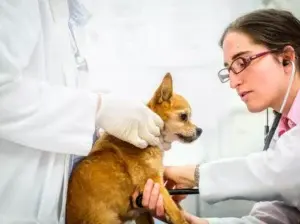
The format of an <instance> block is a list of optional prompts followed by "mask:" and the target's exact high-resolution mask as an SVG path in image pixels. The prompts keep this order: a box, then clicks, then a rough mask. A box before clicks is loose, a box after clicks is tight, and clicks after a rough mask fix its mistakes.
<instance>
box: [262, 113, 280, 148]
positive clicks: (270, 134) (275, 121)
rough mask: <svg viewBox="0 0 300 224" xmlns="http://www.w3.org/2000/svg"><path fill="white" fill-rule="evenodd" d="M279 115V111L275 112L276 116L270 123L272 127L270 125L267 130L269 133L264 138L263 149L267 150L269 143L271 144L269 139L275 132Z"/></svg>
mask: <svg viewBox="0 0 300 224" xmlns="http://www.w3.org/2000/svg"><path fill="white" fill-rule="evenodd" d="M281 116H282V114H281V113H278V112H276V117H275V119H274V121H273V124H272V127H271V130H270V132H269V134H268V135H267V137H266V139H265V145H264V149H263V150H264V151H266V150H268V148H269V147H270V144H271V141H272V138H273V136H274V134H275V132H276V129H277V127H278V124H279V121H280V119H281Z"/></svg>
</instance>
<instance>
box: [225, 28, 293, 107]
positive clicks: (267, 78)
mask: <svg viewBox="0 0 300 224" xmlns="http://www.w3.org/2000/svg"><path fill="white" fill-rule="evenodd" d="M268 50H269V49H268V48H267V47H265V46H264V45H258V44H254V43H253V41H252V39H251V38H249V37H248V36H247V35H245V34H243V33H241V32H228V33H227V35H226V37H225V39H224V42H223V54H224V64H225V66H226V67H229V66H230V65H231V63H232V61H233V60H234V59H235V58H237V56H236V55H238V57H243V58H245V59H247V58H249V57H251V56H253V55H256V54H259V53H262V52H267V51H268ZM275 57H277V58H275ZM279 61H282V59H281V58H280V56H275V54H272V53H267V54H264V55H263V56H260V57H257V58H256V59H254V60H252V61H251V62H250V64H249V65H248V66H247V67H246V68H245V69H244V70H243V71H242V72H240V73H239V74H235V73H233V71H232V70H230V72H229V81H230V87H231V88H233V89H236V91H237V93H238V94H239V96H240V97H241V99H242V101H243V102H245V104H246V105H247V108H248V110H249V111H250V112H261V111H262V110H264V109H266V108H268V107H272V108H274V109H275V110H277V109H278V110H279V107H280V106H281V103H282V100H283V97H284V94H285V91H286V86H287V83H288V77H287V76H286V75H285V71H284V67H283V65H282V64H281V63H280V62H279ZM241 62H242V60H239V61H238V63H240V64H238V63H237V64H236V66H243V64H242V63H241Z"/></svg>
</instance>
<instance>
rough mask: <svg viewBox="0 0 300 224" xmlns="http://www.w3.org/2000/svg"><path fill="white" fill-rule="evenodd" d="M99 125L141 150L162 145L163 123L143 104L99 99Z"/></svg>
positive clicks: (108, 96) (117, 98) (114, 98)
mask: <svg viewBox="0 0 300 224" xmlns="http://www.w3.org/2000/svg"><path fill="white" fill-rule="evenodd" d="M96 126H97V128H102V129H104V130H105V131H106V132H107V133H109V134H111V135H113V136H115V137H117V138H119V139H121V140H123V141H126V142H129V143H131V144H133V145H135V146H136V147H138V148H146V147H147V146H148V145H152V146H160V140H159V136H160V130H161V129H162V128H163V126H164V123H163V121H162V119H161V118H160V117H159V116H158V115H157V114H156V113H154V112H152V111H151V110H150V109H149V108H148V107H147V106H146V105H145V104H143V103H142V102H138V101H135V100H132V99H127V98H122V97H120V96H115V95H112V94H104V95H101V96H100V103H99V107H98V111H97V115H96Z"/></svg>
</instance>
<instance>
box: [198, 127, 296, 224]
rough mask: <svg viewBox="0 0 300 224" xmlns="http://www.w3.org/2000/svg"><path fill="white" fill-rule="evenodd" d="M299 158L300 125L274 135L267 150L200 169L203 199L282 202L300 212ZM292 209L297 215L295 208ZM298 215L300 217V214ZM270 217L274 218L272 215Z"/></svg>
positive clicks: (220, 222) (238, 223)
mask: <svg viewBox="0 0 300 224" xmlns="http://www.w3.org/2000/svg"><path fill="white" fill-rule="evenodd" d="M274 136H277V134H275V135H274ZM299 161H300V125H297V126H295V127H294V128H292V129H291V130H289V131H287V132H286V133H285V134H283V135H282V136H281V137H280V138H279V139H278V137H274V139H273V141H272V144H271V147H270V148H269V149H268V150H267V151H259V152H256V153H252V154H250V155H249V156H247V157H242V158H228V159H222V160H218V161H215V162H209V163H207V164H203V165H201V166H200V168H199V169H200V170H199V172H200V180H199V188H200V193H201V198H202V199H203V200H205V201H207V202H208V203H215V202H219V201H223V200H227V199H246V200H253V201H282V202H284V203H285V204H286V205H287V206H292V207H295V208H296V209H297V210H298V212H299V211H300V175H299V172H300V162H299ZM271 207H272V206H271ZM271 207H269V209H268V210H269V211H270V210H272V208H271ZM276 209H277V207H276ZM291 212H293V214H295V211H291ZM270 214H271V213H269V215H270ZM274 215H275V213H274ZM282 215H283V213H282ZM295 216H298V217H299V213H298V214H295ZM209 220H210V224H215V223H216V224H225V223H226V224H227V223H230V224H243V223H245V224H246V223H247V224H248V223H249V224H252V223H253V224H254V223H258V220H257V219H255V218H254V217H250V216H248V217H244V218H243V219H236V218H223V219H222V218H220V219H218V218H212V219H209ZM270 220H272V219H271V217H270ZM298 221H299V220H298ZM260 223H261V222H260ZM269 223H273V222H272V221H270V222H269ZM291 223H292V222H291Z"/></svg>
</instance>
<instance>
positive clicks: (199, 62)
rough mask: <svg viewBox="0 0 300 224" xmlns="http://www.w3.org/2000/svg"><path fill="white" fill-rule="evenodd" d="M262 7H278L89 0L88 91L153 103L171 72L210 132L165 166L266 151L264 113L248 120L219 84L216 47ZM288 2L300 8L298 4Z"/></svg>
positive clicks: (232, 212) (214, 211) (228, 205)
mask: <svg viewBox="0 0 300 224" xmlns="http://www.w3.org/2000/svg"><path fill="white" fill-rule="evenodd" d="M262 2H263V3H264V4H265V5H268V6H269V7H271V6H274V4H275V3H272V1H261V0H251V1H240V0H210V1H199V0H185V1H182V0H165V1H159V0H152V1H145V0H127V1H122V0H86V3H87V4H86V6H87V8H88V9H89V10H90V11H91V13H92V14H93V17H92V19H91V20H90V22H89V24H88V25H87V26H86V27H85V29H84V30H80V29H78V32H77V34H78V40H79V43H80V46H81V50H82V53H83V55H84V56H85V57H86V59H87V61H88V65H89V71H90V74H89V75H90V81H89V82H88V83H86V87H87V88H91V89H92V90H94V91H105V92H110V91H113V92H118V93H120V94H127V95H130V96H133V97H136V98H137V99H141V100H144V101H147V100H149V99H150V97H151V95H152V94H153V92H154V90H155V89H156V88H157V86H158V85H159V83H160V81H161V79H162V77H163V76H164V74H165V73H166V72H171V73H172V75H173V80H174V88H175V91H176V92H179V93H181V94H182V95H184V96H185V97H186V98H187V99H188V100H189V102H190V103H191V106H192V108H193V119H194V121H195V123H197V124H198V125H199V126H200V127H202V128H203V130H204V132H203V135H202V137H201V138H200V140H198V141H197V142H195V143H193V144H191V145H182V144H174V146H173V149H172V150H171V151H170V152H168V153H167V154H166V157H165V164H188V163H196V162H201V161H211V160H215V159H218V158H224V157H230V156H243V155H247V154H249V153H250V152H253V151H257V150H261V149H262V145H263V137H264V136H263V135H264V134H263V131H264V125H265V113H261V114H250V113H249V112H248V111H247V110H246V107H245V106H244V105H243V103H242V102H240V99H239V98H238V96H237V94H236V93H235V92H234V91H232V90H231V89H230V88H229V86H228V84H221V83H220V82H219V80H218V78H217V71H218V70H219V69H221V68H222V64H223V62H222V60H223V58H222V52H221V50H220V48H219V47H218V40H219V38H220V35H221V33H222V31H223V29H224V28H225V26H226V25H227V24H228V23H229V22H230V21H231V20H233V19H234V18H236V17H237V16H239V15H240V14H243V13H245V12H248V11H251V10H253V9H257V8H260V7H263V5H262ZM273 2H276V4H279V3H278V2H279V1H273ZM280 2H281V1H280ZM283 2H285V3H287V5H288V4H291V2H293V4H298V5H299V3H296V2H298V0H294V1H288V0H286V1H283ZM272 4H273V5H272ZM285 7H287V6H285ZM82 75H83V76H86V75H87V74H85V73H82ZM232 184H234V183H232ZM184 206H185V208H186V209H187V210H189V211H190V212H192V213H194V214H198V215H202V216H219V217H223V216H241V215H243V214H246V213H247V212H248V211H249V209H250V208H251V203H250V204H249V203H248V202H247V203H246V202H243V201H230V202H222V203H218V204H215V205H208V204H206V203H205V202H202V201H200V202H199V201H198V199H197V198H196V197H193V196H191V197H189V198H188V199H187V200H186V201H185V202H184Z"/></svg>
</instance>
